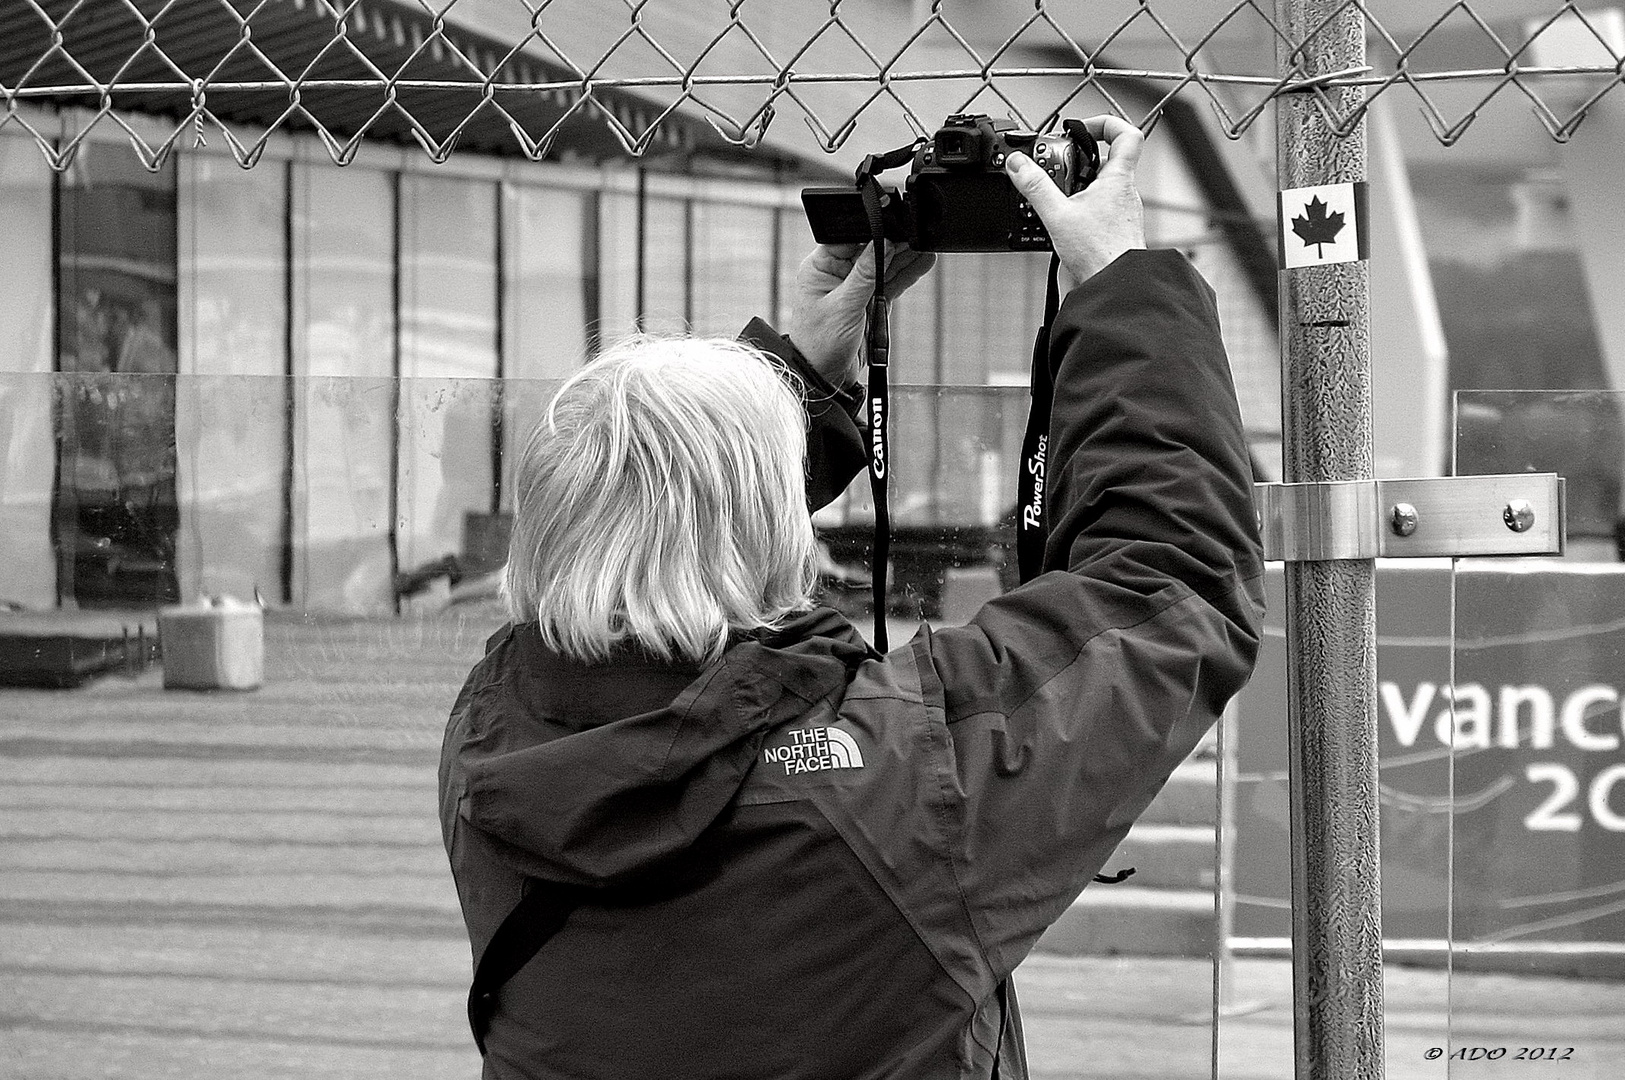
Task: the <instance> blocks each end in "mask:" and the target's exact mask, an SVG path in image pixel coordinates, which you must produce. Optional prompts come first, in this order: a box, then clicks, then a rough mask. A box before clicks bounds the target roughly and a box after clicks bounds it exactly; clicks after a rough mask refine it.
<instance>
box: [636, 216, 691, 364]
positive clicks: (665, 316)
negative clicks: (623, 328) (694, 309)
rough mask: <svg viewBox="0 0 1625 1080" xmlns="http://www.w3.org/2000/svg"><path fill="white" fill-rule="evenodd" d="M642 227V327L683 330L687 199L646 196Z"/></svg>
mask: <svg viewBox="0 0 1625 1080" xmlns="http://www.w3.org/2000/svg"><path fill="white" fill-rule="evenodd" d="M643 229H644V233H643V329H644V330H646V331H648V332H649V333H652V334H680V333H683V332H684V331H685V330H687V329H688V316H689V293H688V251H687V248H688V203H687V201H686V200H683V199H655V198H651V199H649V200H648V202H647V205H646V207H645V210H644V222H643Z"/></svg>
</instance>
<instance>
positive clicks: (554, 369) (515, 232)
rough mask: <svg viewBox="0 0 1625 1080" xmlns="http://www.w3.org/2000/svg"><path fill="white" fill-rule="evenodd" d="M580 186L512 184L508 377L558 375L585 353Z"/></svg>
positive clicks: (586, 203)
mask: <svg viewBox="0 0 1625 1080" xmlns="http://www.w3.org/2000/svg"><path fill="white" fill-rule="evenodd" d="M592 201H593V200H592V196H591V195H589V194H588V193H585V192H579V191H567V190H558V189H552V188H540V187H529V186H515V187H513V188H512V189H510V197H509V203H508V206H509V214H510V217H509V219H508V220H506V221H505V222H504V227H505V228H506V230H507V236H506V239H505V241H504V255H505V257H506V259H507V263H508V266H507V280H506V289H507V300H506V303H505V305H504V314H505V315H506V317H507V324H508V325H507V332H506V335H505V344H506V346H507V355H506V357H505V358H504V359H505V361H506V362H505V365H504V374H505V375H506V376H507V377H508V378H510V379H563V378H565V377H567V376H568V375H569V374H570V373H571V372H573V371H574V370H575V369H576V368H577V367H579V366H580V364H581V361H582V359H583V358H584V357H585V356H586V353H587V285H588V274H587V271H588V267H587V261H586V260H587V256H588V254H589V250H588V246H587V236H586V229H585V225H586V215H587V214H588V213H589V212H590V211H591V210H592V209H593V207H592Z"/></svg>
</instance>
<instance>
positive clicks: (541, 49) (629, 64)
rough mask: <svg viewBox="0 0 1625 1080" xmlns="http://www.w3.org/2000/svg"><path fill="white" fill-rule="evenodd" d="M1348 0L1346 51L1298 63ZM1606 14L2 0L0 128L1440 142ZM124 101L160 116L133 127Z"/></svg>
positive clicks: (1052, 0) (519, 147)
mask: <svg viewBox="0 0 1625 1080" xmlns="http://www.w3.org/2000/svg"><path fill="white" fill-rule="evenodd" d="M1351 15H1353V16H1357V17H1358V18H1359V19H1360V20H1362V21H1363V22H1364V25H1365V34H1366V38H1367V43H1368V56H1369V60H1368V63H1367V64H1366V65H1362V66H1359V67H1354V68H1350V69H1348V70H1333V71H1321V70H1312V66H1311V65H1310V64H1309V63H1307V62H1306V60H1305V57H1306V56H1309V55H1313V54H1314V53H1315V52H1316V48H1315V46H1316V38H1317V36H1318V35H1320V34H1321V33H1323V32H1330V30H1331V28H1333V26H1334V24H1337V25H1341V24H1343V23H1344V22H1345V21H1346V20H1347V19H1348V18H1349V17H1350V16H1351ZM1337 32H1339V33H1341V32H1342V30H1341V29H1338V31H1337ZM1621 36H1622V35H1621V30H1620V19H1619V15H1618V11H1617V9H1602V10H1596V9H1582V8H1581V7H1580V6H1579V5H1577V4H1574V3H1564V4H1558V5H1552V4H1549V3H1532V4H1508V3H1506V2H1497V0H1478V2H1476V3H1474V2H1457V3H1448V4H1447V3H1443V2H1436V3H1433V4H1429V5H1424V6H1422V8H1421V10H1417V5H1400V4H1395V3H1390V2H1378V0H1349V2H1348V3H1347V4H1344V5H1342V6H1341V7H1339V8H1338V9H1337V10H1336V11H1335V12H1333V14H1332V15H1330V16H1329V17H1327V18H1326V19H1325V20H1323V21H1322V22H1321V23H1320V24H1319V25H1318V26H1316V27H1314V28H1312V29H1311V30H1310V31H1309V32H1308V33H1307V34H1301V35H1300V40H1294V39H1293V38H1292V37H1290V36H1289V35H1288V34H1287V33H1286V32H1285V31H1283V29H1282V27H1281V25H1280V24H1279V23H1278V21H1277V19H1276V17H1275V15H1274V11H1273V5H1272V4H1270V3H1267V2H1265V3H1260V2H1256V0H1243V2H1239V3H1230V4H1224V5H1220V4H1213V3H1204V2H1199V0H1137V2H1136V0H1120V2H1115V3H1114V2H1106V3H1101V2H1093V3H1085V2H1083V0H1034V2H1031V3H1026V2H1024V0H1023V2H1017V0H1002V2H993V3H978V4H970V3H949V2H947V0H935V2H932V3H925V2H922V0H915V2H913V3H910V2H908V0H897V2H893V3H886V4H875V3H858V2H857V0H820V2H816V3H807V2H804V3H797V4H786V3H769V2H767V0H727V2H723V0H680V2H679V0H0V98H3V99H4V103H5V111H4V115H3V116H0V129H3V128H5V127H7V126H12V125H15V126H17V127H20V128H22V129H24V130H25V131H27V132H28V134H29V135H31V136H32V137H33V139H34V141H35V142H36V143H37V144H38V146H39V148H40V150H41V152H42V153H44V155H45V156H46V158H47V160H48V161H49V163H50V164H51V166H52V167H53V168H55V169H59V170H60V169H63V168H66V167H67V166H68V165H69V163H70V162H71V161H72V160H73V157H74V154H75V152H76V151H77V149H78V148H79V147H80V146H81V145H82V143H83V142H84V140H85V138H86V136H87V134H88V133H89V132H90V131H91V130H92V129H94V128H95V127H97V126H98V125H102V124H114V125H118V126H119V127H122V128H123V129H124V130H125V132H126V134H127V135H128V137H129V139H130V141H131V143H132V145H133V146H134V148H135V150H136V152H137V153H138V154H139V155H140V157H141V159H142V161H143V162H144V163H145V164H146V165H147V167H148V168H152V169H156V168H159V167H160V166H161V165H162V164H163V162H164V160H165V159H166V158H167V157H168V155H169V154H170V153H171V152H172V151H173V150H174V149H176V148H177V147H178V146H195V145H198V144H202V143H205V142H207V141H209V140H212V139H215V138H219V139H220V140H223V141H224V142H225V144H226V145H227V146H228V147H229V148H230V151H231V153H232V155H233V156H234V157H235V158H236V160H237V162H238V163H239V164H240V165H242V166H244V167H249V166H252V165H253V164H254V163H255V162H256V161H257V160H258V158H259V156H260V155H261V153H262V151H263V150H264V149H265V147H266V145H267V143H268V141H269V140H270V139H272V138H273V136H274V135H275V134H276V133H277V132H279V131H285V130H302V131H307V132H314V133H315V134H316V135H317V136H318V137H319V138H320V139H321V141H322V143H323V145H324V146H325V147H326V149H327V151H328V153H329V154H330V155H331V157H332V158H333V160H334V161H335V162H336V163H339V164H344V163H346V162H348V161H349V160H351V158H352V157H353V156H354V154H355V153H356V152H357V150H358V148H359V146H360V145H361V144H362V142H363V140H366V139H368V138H376V137H384V138H394V139H397V140H412V141H415V142H416V143H418V144H420V145H421V146H422V147H423V149H424V150H425V151H426V152H427V153H428V154H429V156H430V157H431V158H433V159H434V160H435V161H443V160H445V159H446V158H448V157H449V156H451V155H452V154H453V153H454V152H455V151H456V150H457V149H458V148H459V147H471V146H472V147H476V148H479V149H482V150H486V151H492V152H502V153H508V154H522V155H523V156H525V157H528V158H531V159H533V160H540V159H542V158H545V157H548V156H549V155H550V154H552V153H554V151H555V147H556V145H557V144H558V143H559V139H560V136H561V134H564V133H565V132H567V131H577V132H578V131H583V130H585V129H587V128H589V127H596V128H597V129H598V132H597V133H598V134H599V135H601V136H602V135H604V134H607V135H608V136H611V137H612V138H613V140H614V142H615V143H617V144H618V146H619V149H621V150H624V151H625V152H626V153H628V154H631V155H634V156H638V155H644V154H646V153H648V152H650V151H651V150H654V151H663V150H667V149H681V148H683V147H685V146H692V145H694V144H695V142H696V141H711V142H713V143H717V142H725V143H728V144H732V145H733V146H736V147H741V148H754V147H756V146H758V145H759V144H760V143H761V142H762V141H763V140H764V139H770V138H777V139H779V140H784V139H786V138H787V137H791V138H796V139H800V140H802V141H803V142H804V141H805V138H806V134H808V133H799V132H794V131H792V132H785V131H784V130H783V129H784V128H785V127H787V126H790V125H793V124H795V123H796V122H797V120H799V121H801V122H803V123H804V124H805V125H806V127H807V128H808V129H809V133H810V136H811V137H812V139H813V140H815V142H816V144H817V145H818V146H819V147H821V148H822V149H823V150H824V151H826V152H830V153H833V152H835V151H837V150H839V149H840V148H841V147H842V146H843V145H844V144H845V143H846V142H847V140H848V139H849V138H850V137H851V136H852V134H853V133H854V131H856V130H857V129H858V127H859V125H860V123H863V124H865V125H868V126H870V127H872V126H877V125H880V124H881V121H882V120H884V121H885V122H886V123H889V124H890V126H891V128H893V129H900V127H902V126H906V128H907V129H908V130H909V131H911V132H912V133H913V134H915V135H919V134H924V133H926V132H928V131H930V130H932V129H933V128H934V127H935V126H936V124H937V123H938V122H940V119H941V116H942V115H943V113H942V111H941V108H940V107H939V103H940V102H943V101H947V100H950V99H951V100H952V101H953V102H955V103H957V108H955V109H954V110H953V111H971V110H974V111H984V112H992V113H999V114H1007V115H1009V116H1011V117H1012V118H1014V119H1017V120H1018V121H1020V122H1022V123H1024V124H1026V125H1028V126H1030V127H1035V128H1046V127H1049V126H1051V125H1052V124H1053V123H1054V122H1055V121H1056V119H1057V118H1058V117H1059V116H1060V115H1061V114H1062V113H1063V112H1068V113H1070V114H1074V115H1075V114H1078V113H1079V112H1085V111H1099V110H1101V109H1106V110H1110V111H1112V112H1115V113H1117V114H1119V115H1121V116H1123V117H1125V118H1127V119H1129V120H1130V121H1131V122H1134V123H1136V124H1138V125H1140V126H1141V127H1144V128H1151V127H1154V126H1155V124H1156V123H1157V120H1158V118H1159V116H1161V115H1162V113H1163V111H1164V110H1165V109H1166V108H1167V106H1168V104H1169V103H1170V102H1171V101H1173V100H1174V99H1175V98H1176V97H1180V96H1181V95H1185V96H1192V95H1194V96H1196V97H1199V98H1200V99H1202V100H1203V101H1205V103H1206V105H1207V106H1208V107H1209V108H1210V109H1211V110H1212V112H1213V114H1214V115H1215V117H1216V118H1217V122H1218V126H1219V127H1220V128H1221V129H1222V130H1223V131H1224V133H1225V134H1226V135H1228V136H1229V137H1231V138H1239V137H1240V136H1241V135H1242V134H1243V133H1245V132H1246V131H1247V130H1248V129H1249V128H1250V127H1251V126H1252V125H1253V124H1255V123H1256V122H1257V121H1258V119H1259V117H1260V116H1262V115H1264V113H1265V112H1266V110H1267V109H1268V108H1269V106H1270V104H1271V102H1272V101H1274V100H1275V99H1277V98H1279V97H1282V96H1284V95H1308V96H1309V97H1311V98H1312V99H1313V101H1314V103H1315V107H1316V108H1317V109H1318V110H1319V111H1320V112H1321V114H1322V115H1323V117H1324V119H1325V122H1326V123H1327V125H1328V126H1329V127H1330V128H1331V129H1332V130H1333V131H1334V132H1336V133H1337V134H1339V135H1347V134H1349V133H1350V132H1352V131H1353V130H1355V128H1356V127H1357V126H1358V125H1359V124H1360V122H1361V120H1362V118H1363V116H1364V114H1365V112H1366V110H1367V109H1368V108H1369V107H1370V104H1371V102H1373V101H1374V100H1376V99H1377V98H1378V97H1380V96H1382V95H1384V94H1390V93H1394V94H1405V95H1409V96H1410V97H1412V98H1413V99H1414V100H1415V102H1416V103H1417V104H1418V105H1419V107H1420V109H1421V111H1422V113H1423V114H1424V115H1425V117H1426V118H1427V121H1428V124H1429V125H1430V127H1431V128H1432V130H1433V133H1434V135H1435V136H1436V137H1437V138H1438V140H1439V141H1440V142H1441V143H1444V144H1446V145H1449V144H1452V143H1454V142H1455V141H1456V140H1458V139H1460V138H1461V137H1462V135H1463V134H1464V133H1465V132H1466V131H1467V129H1468V128H1469V127H1470V126H1471V125H1472V124H1473V122H1474V121H1475V120H1476V119H1477V118H1478V117H1479V115H1480V114H1481V113H1482V112H1483V111H1484V109H1485V108H1486V107H1487V106H1489V105H1490V103H1491V102H1493V101H1494V100H1495V99H1497V98H1499V97H1502V96H1506V95H1512V96H1519V97H1521V98H1523V99H1525V100H1526V101H1527V103H1528V106H1529V107H1530V108H1531V109H1532V110H1533V112H1534V115H1535V116H1536V117H1537V118H1538V119H1539V121H1540V123H1541V125H1543V126H1544V128H1545V130H1546V131H1547V132H1548V133H1549V134H1550V135H1551V137H1552V138H1554V139H1557V140H1559V141H1562V140H1566V139H1567V138H1568V137H1569V136H1570V135H1572V134H1573V132H1574V131H1575V129H1576V127H1577V126H1578V125H1579V123H1580V122H1581V120H1582V119H1583V118H1584V116H1585V114H1586V110H1587V109H1588V108H1590V107H1591V106H1592V105H1593V104H1595V103H1596V102H1597V101H1598V100H1599V99H1600V98H1602V97H1603V96H1604V95H1606V94H1609V93H1612V92H1613V91H1615V90H1616V89H1618V87H1619V86H1620V85H1621V84H1622V83H1625V45H1622V43H1621V40H1620V38H1621ZM1547 46H1551V47H1549V48H1548V47H1547ZM1348 87H1359V88H1363V90H1364V93H1363V94H1358V95H1352V96H1351V95H1340V94H1338V93H1337V91H1339V90H1341V89H1343V88H1348ZM1129 88H1137V92H1135V93H1128V92H1126V90H1127V89H1129ZM1559 88H1560V92H1554V91H1556V90H1559ZM922 102H929V107H928V106H926V105H923V104H922ZM1351 102H1352V104H1351ZM42 106H43V107H44V108H40V107H42ZM127 113H145V114H154V115H157V116H160V117H164V118H167V119H166V120H165V121H163V122H162V123H161V124H160V129H161V134H160V135H159V136H157V137H155V136H154V135H153V134H152V131H151V129H150V128H149V127H148V126H146V125H133V124H131V123H129V122H128V121H127V120H126V119H125V115H124V114H127ZM699 121H703V125H702V124H701V123H699ZM899 121H900V125H899V123H898V122H899ZM866 132H867V128H866ZM888 134H891V132H888ZM866 138H867V135H866Z"/></svg>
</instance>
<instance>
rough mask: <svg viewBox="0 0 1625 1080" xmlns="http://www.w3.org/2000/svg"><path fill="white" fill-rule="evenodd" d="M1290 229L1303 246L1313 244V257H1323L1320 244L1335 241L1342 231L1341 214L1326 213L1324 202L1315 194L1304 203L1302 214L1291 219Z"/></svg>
mask: <svg viewBox="0 0 1625 1080" xmlns="http://www.w3.org/2000/svg"><path fill="white" fill-rule="evenodd" d="M1292 231H1293V232H1294V233H1296V234H1297V235H1298V238H1299V239H1300V240H1302V241H1303V246H1304V247H1309V246H1310V245H1311V244H1312V245H1314V248H1315V257H1316V258H1319V259H1323V258H1325V257H1326V252H1325V250H1324V248H1323V247H1322V245H1324V244H1332V243H1336V242H1337V234H1338V233H1340V232H1342V231H1343V214H1342V212H1341V211H1339V212H1337V213H1335V214H1328V213H1326V204H1325V203H1323V202H1321V201H1320V196H1318V195H1317V196H1315V197H1314V198H1313V199H1310V200H1309V202H1308V203H1306V204H1305V205H1304V208H1303V213H1302V214H1300V215H1299V216H1297V217H1295V218H1293V219H1292Z"/></svg>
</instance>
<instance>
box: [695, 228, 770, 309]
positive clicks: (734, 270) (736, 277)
mask: <svg viewBox="0 0 1625 1080" xmlns="http://www.w3.org/2000/svg"><path fill="white" fill-rule="evenodd" d="M773 273H774V268H773V210H772V209H771V208H769V207H765V206H733V205H729V204H727V203H710V202H696V203H695V204H694V286H693V288H694V316H693V329H694V332H695V333H696V334H707V335H713V334H714V335H720V336H723V337H732V336H733V335H735V334H737V333H739V331H740V330H742V329H743V328H744V326H745V324H746V323H747V322H749V321H750V320H751V319H752V318H755V317H761V318H764V319H771V318H772V317H773V312H772V304H773Z"/></svg>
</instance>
